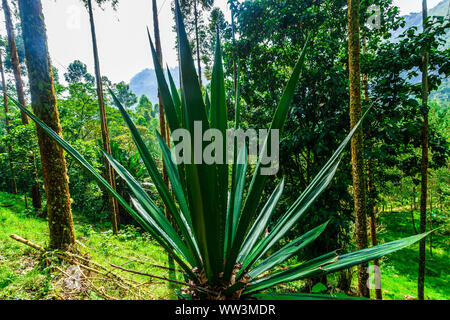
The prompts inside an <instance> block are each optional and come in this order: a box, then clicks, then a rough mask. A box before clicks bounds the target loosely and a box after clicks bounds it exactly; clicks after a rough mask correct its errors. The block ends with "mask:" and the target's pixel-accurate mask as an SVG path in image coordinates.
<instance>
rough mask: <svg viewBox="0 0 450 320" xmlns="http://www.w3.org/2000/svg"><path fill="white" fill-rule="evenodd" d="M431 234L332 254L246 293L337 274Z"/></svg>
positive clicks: (261, 282) (264, 280)
mask: <svg viewBox="0 0 450 320" xmlns="http://www.w3.org/2000/svg"><path fill="white" fill-rule="evenodd" d="M430 233H431V232H427V233H423V234H419V235H414V236H412V237H408V238H404V239H400V240H396V241H392V242H389V243H385V244H382V245H378V246H375V247H370V248H366V249H363V250H359V251H356V252H352V253H348V254H344V255H342V256H336V257H334V258H333V256H332V255H334V254H335V253H330V254H328V255H329V258H327V257H326V255H325V256H322V257H319V258H316V259H314V260H311V261H308V262H306V263H304V264H301V265H299V266H297V267H294V268H292V269H290V270H286V271H281V272H278V273H275V274H273V275H271V276H269V277H266V278H261V279H258V280H256V281H254V282H253V283H252V284H251V285H250V286H249V287H248V288H247V289H246V290H245V292H244V293H251V292H255V291H261V290H264V289H267V288H270V287H273V286H275V285H277V284H280V283H284V282H289V281H296V280H301V279H305V278H309V277H317V276H321V275H324V274H328V273H332V272H336V271H339V270H343V269H348V268H350V267H352V266H356V265H359V264H362V263H365V262H368V261H370V260H373V259H377V258H380V257H383V256H386V255H388V254H390V253H393V252H395V251H398V250H401V249H403V248H406V247H408V246H410V245H411V244H413V243H415V242H418V241H420V240H421V239H423V238H425V237H426V236H428V235H429V234H430Z"/></svg>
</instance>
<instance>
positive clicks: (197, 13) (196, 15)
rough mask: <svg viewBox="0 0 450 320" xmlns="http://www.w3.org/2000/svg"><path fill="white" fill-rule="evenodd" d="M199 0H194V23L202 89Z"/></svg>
mask: <svg viewBox="0 0 450 320" xmlns="http://www.w3.org/2000/svg"><path fill="white" fill-rule="evenodd" d="M197 5H198V3H197V0H194V19H195V21H194V23H195V42H196V46H197V68H198V82H199V83H200V89H201V88H202V65H201V62H200V39H199V33H198V15H199V12H198V8H197Z"/></svg>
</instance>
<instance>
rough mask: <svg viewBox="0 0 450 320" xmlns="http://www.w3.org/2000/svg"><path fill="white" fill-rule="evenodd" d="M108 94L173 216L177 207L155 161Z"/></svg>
mask: <svg viewBox="0 0 450 320" xmlns="http://www.w3.org/2000/svg"><path fill="white" fill-rule="evenodd" d="M109 92H110V93H111V96H112V97H113V100H114V103H115V104H116V106H117V108H118V109H119V111H120V113H121V114H122V118H123V119H124V121H125V123H126V124H127V126H128V129H129V130H130V132H131V136H132V137H133V141H134V143H135V145H136V147H137V149H138V151H139V154H140V155H141V158H142V161H143V162H144V164H145V166H146V168H147V170H148V173H149V175H150V177H151V178H152V181H153V183H154V184H155V187H156V189H157V190H158V193H159V195H160V196H161V199H162V200H163V202H164V204H165V205H166V207H167V209H168V210H169V212H170V213H171V214H172V215H174V216H175V215H176V214H177V212H178V209H177V206H176V205H175V202H174V200H173V197H172V194H171V193H170V191H169V188H168V186H167V185H166V183H165V182H164V180H163V178H162V176H161V173H160V172H159V170H158V167H157V166H156V163H155V161H154V160H153V158H152V156H151V155H150V152H149V151H148V149H147V147H146V146H145V143H144V141H143V140H142V137H141V135H140V134H139V131H138V130H137V128H136V126H135V125H134V123H133V121H132V120H131V118H130V116H129V115H128V113H127V112H126V111H125V108H124V107H123V106H122V104H121V103H120V101H119V100H118V99H117V97H116V96H115V94H114V92H112V90H111V89H110V90H109Z"/></svg>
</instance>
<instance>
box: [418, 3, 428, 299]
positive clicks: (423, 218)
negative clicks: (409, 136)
mask: <svg viewBox="0 0 450 320" xmlns="http://www.w3.org/2000/svg"><path fill="white" fill-rule="evenodd" d="M427 17H428V6H427V1H426V0H422V20H423V29H424V32H425V29H426V19H427ZM422 117H423V122H422V164H421V176H422V181H421V189H420V233H424V232H425V231H426V229H427V191H428V189H427V184H428V177H427V175H428V52H426V51H424V52H423V56H422ZM425 244H426V239H422V240H421V241H420V244H419V274H418V286H417V291H418V293H417V295H418V299H419V300H424V298H425V294H424V291H425Z"/></svg>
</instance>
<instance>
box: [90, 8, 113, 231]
mask: <svg viewBox="0 0 450 320" xmlns="http://www.w3.org/2000/svg"><path fill="white" fill-rule="evenodd" d="M87 8H88V11H89V21H90V24H91V36H92V47H93V51H94V63H95V80H96V83H97V95H98V105H99V110H100V125H101V130H102V142H103V150H104V151H105V152H106V153H108V154H111V145H110V140H109V132H108V121H107V118H106V109H105V98H104V96H103V83H102V76H101V72H100V61H99V58H98V48H97V36H96V33H95V23H94V13H93V10H92V1H91V0H87ZM104 162H105V170H104V172H103V175H104V178H105V180H106V181H108V183H109V184H110V185H111V186H112V187H113V188H114V190H115V189H116V181H115V178H114V170H113V168H112V166H111V164H110V163H109V162H108V160H107V159H106V158H105V159H104ZM108 199H109V207H110V214H111V221H112V228H113V233H114V234H117V233H118V230H119V207H118V203H117V200H116V199H115V198H114V197H113V196H112V195H111V194H109V193H108Z"/></svg>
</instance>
